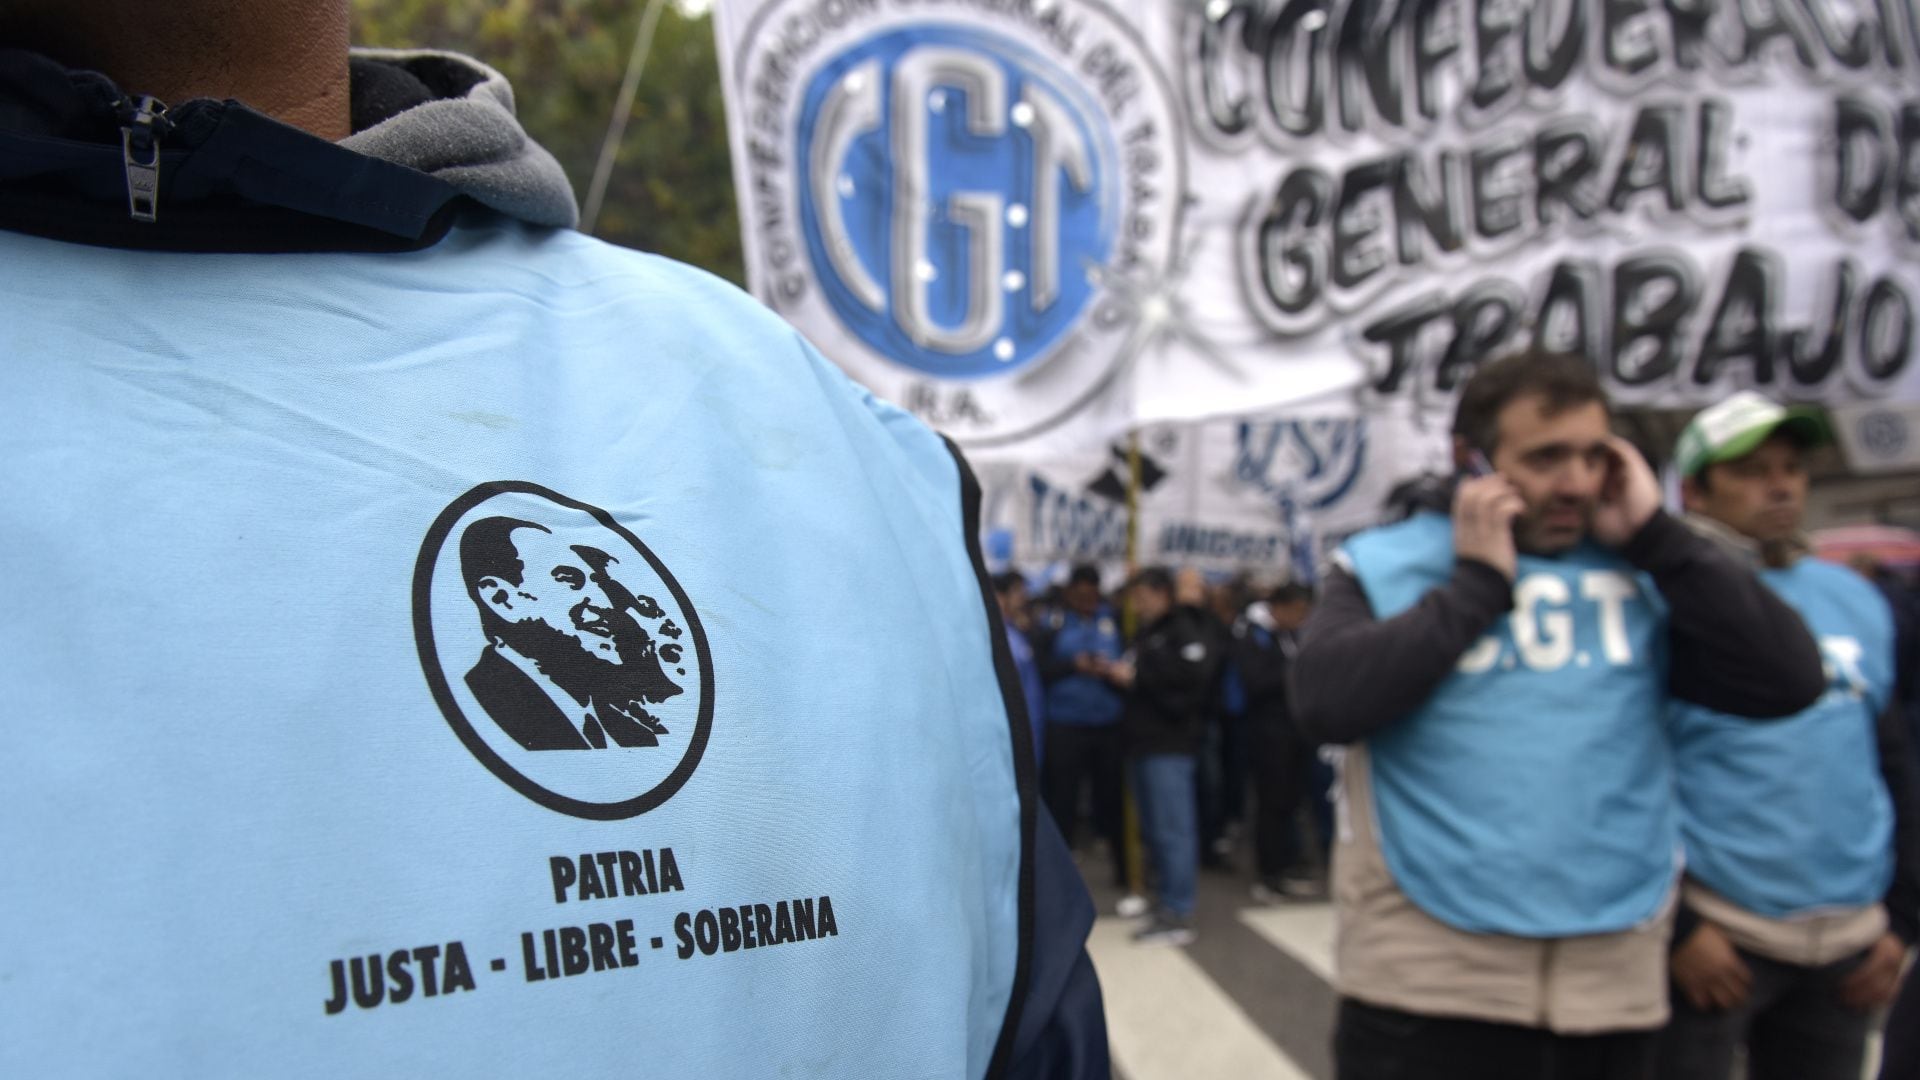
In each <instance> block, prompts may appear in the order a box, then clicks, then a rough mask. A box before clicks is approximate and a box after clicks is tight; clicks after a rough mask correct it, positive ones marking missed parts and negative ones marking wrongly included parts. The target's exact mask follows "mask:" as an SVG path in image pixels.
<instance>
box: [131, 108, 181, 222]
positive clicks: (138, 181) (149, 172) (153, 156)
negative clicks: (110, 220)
mask: <svg viewBox="0 0 1920 1080" xmlns="http://www.w3.org/2000/svg"><path fill="white" fill-rule="evenodd" d="M121 105H122V110H123V113H127V114H130V115H129V116H128V119H127V123H126V124H125V125H124V126H122V127H121V128H120V161H121V163H122V164H123V165H125V166H126V170H127V213H128V214H129V215H131V216H132V218H133V220H135V221H145V222H149V223H151V222H154V221H157V220H159V217H160V140H161V139H164V138H166V135H167V132H168V131H170V130H171V129H172V127H173V125H172V124H171V123H170V122H169V121H168V120H167V107H166V106H165V105H163V104H161V103H160V101H159V99H157V98H155V97H154V96H153V95H151V94H143V95H141V97H140V99H139V100H138V101H137V102H127V101H122V103H121Z"/></svg>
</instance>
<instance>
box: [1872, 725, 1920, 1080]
mask: <svg viewBox="0 0 1920 1080" xmlns="http://www.w3.org/2000/svg"><path fill="white" fill-rule="evenodd" d="M1914 715H1916V716H1920V713H1915V714H1914ZM1886 1037H1887V1038H1886V1042H1885V1043H1883V1044H1882V1045H1881V1047H1880V1080H1911V1078H1912V1077H1915V1076H1920V975H1915V974H1913V973H1912V972H1908V973H1907V982H1906V985H1905V986H1904V987H1903V988H1901V990H1900V996H1899V997H1898V998H1895V999H1894V1002H1893V1010H1892V1011H1891V1012H1889V1013H1887V1026H1886Z"/></svg>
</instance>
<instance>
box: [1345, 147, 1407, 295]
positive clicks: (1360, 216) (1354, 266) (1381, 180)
mask: <svg viewBox="0 0 1920 1080" xmlns="http://www.w3.org/2000/svg"><path fill="white" fill-rule="evenodd" d="M1394 171H1395V170H1394V159H1393V158H1390V157H1389V158H1376V159H1374V160H1372V161H1363V162H1361V163H1360V164H1358V165H1355V166H1353V167H1352V168H1350V169H1348V170H1347V172H1346V175H1345V176H1343V177H1342V178H1341V181H1340V195H1339V197H1338V198H1337V199H1336V200H1335V203H1334V209H1333V284H1334V285H1335V286H1336V287H1337V288H1342V289H1351V288H1354V287H1356V286H1359V285H1363V284H1365V283H1366V281H1367V279H1369V278H1371V277H1373V276H1374V275H1375V274H1378V273H1379V272H1380V271H1382V270H1384V269H1386V267H1387V259H1388V256H1387V252H1386V251H1385V250H1384V249H1383V248H1382V247H1381V246H1380V245H1379V243H1378V242H1377V238H1378V236H1379V234H1380V232H1381V228H1382V226H1383V225H1384V224H1385V218H1386V216H1387V211H1388V209H1390V207H1391V202H1390V200H1389V199H1388V197H1387V186H1388V185H1389V184H1390V183H1391V182H1392V181H1393V175H1394Z"/></svg>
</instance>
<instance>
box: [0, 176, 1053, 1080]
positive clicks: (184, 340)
mask: <svg viewBox="0 0 1920 1080" xmlns="http://www.w3.org/2000/svg"><path fill="white" fill-rule="evenodd" d="M116 155H117V147H116ZM116 159H117V158H116ZM163 212H165V211H163ZM0 307H3V308H4V311H5V313H4V319H0V536H4V538H5V539H4V542H3V543H0V580H4V581H5V583H6V587H5V589H4V593H5V615H4V618H3V619H0V687H4V704H3V705H0V716H4V720H5V722H4V723H3V724H0V760H3V761H5V762H6V767H7V779H6V783H5V785H4V795H3V796H0V804H3V805H4V809H5V812H4V813H0V851H4V852H5V857H6V862H7V867H8V869H7V872H6V873H5V874H4V875H0V911H4V913H5V919H4V922H0V1017H4V1019H0V1031H3V1032H4V1037H3V1038H0V1074H5V1075H9V1076H23V1077H24V1076H53V1075H76V1076H112V1075H120V1076H127V1075H143V1074H144V1075H181V1076H189V1075H209V1074H222V1075H234V1076H316V1077H318V1076H327V1077H335V1076H371V1075H378V1074H396V1075H429V1074H432V1075H449V1076H479V1075H504V1074H514V1075H528V1076H532V1075H538V1074H564V1075H569V1076H612V1075H640V1076H653V1077H719V1078H726V1077H770V1076H833V1077H888V1078H893V1077H953V1078H972V1077H980V1076H984V1075H989V1073H990V1066H993V1065H994V1064H995V1061H996V1058H995V1053H996V1046H1002V1045H1004V1042H1005V1037H1006V1033H1005V1032H1003V1028H1004V1027H1006V1026H1008V1024H1009V1021H1008V1018H1009V1016H1017V1015H1018V1009H1017V1002H1010V999H1011V998H1012V997H1013V996H1014V989H1013V988H1014V987H1015V986H1016V985H1017V983H1018V977H1017V974H1016V972H1017V969H1019V968H1020V967H1021V965H1023V963H1024V950H1025V949H1026V947H1027V942H1026V938H1025V935H1026V933H1027V929H1028V928H1027V918H1028V912H1027V911H1026V909H1025V907H1024V902H1023V901H1022V898H1021V897H1022V885H1023V876H1024V874H1025V872H1026V871H1025V867H1026V865H1027V863H1026V860H1027V859H1028V858H1030V855H1029V854H1028V852H1027V851H1025V850H1023V845H1025V844H1026V843H1027V842H1028V841H1025V840H1023V836H1025V837H1030V836H1031V830H1032V828H1033V818H1032V816H1031V810H1030V809H1025V808H1024V806H1025V805H1030V804H1026V800H1025V798H1024V797H1025V794H1026V792H1027V791H1028V790H1029V789H1030V779H1031V775H1030V774H1031V767H1032V762H1031V754H1032V751H1031V745H1030V743H1029V738H1028V734H1027V731H1026V727H1025V724H1026V722H1025V718H1024V709H1022V708H1018V707H1014V706H1011V705H1010V702H1012V701H1017V700H1018V696H1019V691H1018V689H1017V686H1016V685H1014V684H1013V683H1012V681H1011V668H1010V665H1009V664H1008V662H1007V657H1006V654H1005V647H1004V643H1003V640H1002V637H1001V635H1000V634H999V632H998V628H997V626H993V625H990V620H991V619H993V618H997V616H993V615H990V614H989V609H990V608H991V607H992V603H991V599H990V597H989V595H988V594H987V593H986V591H985V589H984V586H983V578H982V576H981V574H980V569H979V557H978V553H977V551H974V550H971V544H970V541H969V539H968V538H969V537H971V536H974V535H976V533H977V529H976V525H977V523H976V521H974V520H972V515H973V514H975V513H976V512H977V511H976V508H977V500H976V499H975V498H974V496H975V492H974V491H973V489H972V481H971V478H970V476H968V474H967V473H966V471H965V469H964V467H963V466H962V465H961V464H960V463H959V462H958V460H957V458H956V457H955V456H954V455H953V454H952V453H950V451H949V449H948V447H947V446H946V445H945V444H944V443H943V442H942V441H941V440H940V439H939V438H938V437H937V436H935V435H934V434H932V433H931V432H930V431H928V430H927V429H926V428H925V427H923V426H922V425H921V424H920V423H918V422H917V421H914V420H912V419H910V418H909V417H908V416H906V415H905V414H904V413H902V412H899V411H897V410H895V409H894V408H892V407H890V406H888V405H885V404H883V403H880V402H878V401H876V400H875V399H874V398H872V397H871V396H869V395H867V394H865V393H864V392H862V391H860V390H859V389H857V388H856V387H854V386H853V385H852V384H851V383H849V382H848V381H847V380H846V379H845V378H844V377H843V376H842V375H841V374H840V373H839V372H838V371H837V370H836V369H835V368H833V367H832V366H830V365H829V364H827V363H826V362H824V361H823V360H822V359H821V358H820V357H819V356H818V355H817V354H815V353H814V352H813V351H812V350H811V349H810V348H808V347H807V346H805V345H804V344H803V343H802V342H801V341H800V340H799V338H798V337H797V335H796V334H794V333H793V332H792V331H791V330H790V329H789V328H788V327H786V326H785V325H784V324H782V323H780V322H779V321H778V320H777V319H775V318H774V317H773V316H772V315H770V314H768V313H767V312H765V311H764V310H762V309H760V308H759V307H757V306H756V305H753V304H751V303H750V302H748V301H747V300H746V299H745V298H744V297H742V296H741V295H740V294H739V293H737V292H736V291H734V290H733V289H731V288H730V287H728V286H726V285H724V284H722V283H721V282H719V281H717V280H715V279H712V278H708V277H706V276H705V275H702V274H699V273H697V272H694V271H691V270H688V269H686V268H683V267H679V266H676V265H675V264H673V263H670V262H668V261H665V260H662V259H658V258H654V257H650V256H646V255H641V254H637V253H634V252H630V251H625V250H621V249H618V248H613V247H610V246H608V245H604V244H601V243H598V242H596V241H593V240H590V239H588V238H585V237H582V236H580V235H579V234H577V233H572V232H554V231H552V230H544V229H537V228H530V227H527V226H525V225H522V224H519V223H516V222H513V221H510V220H507V219H505V218H503V217H500V216H493V215H489V216H481V215H474V216H471V217H470V218H469V219H468V220H465V221H464V222H463V223H462V224H460V225H457V226H456V227H454V228H453V230H452V231H451V232H450V233H449V234H448V235H447V236H446V237H445V238H444V239H443V240H441V241H440V242H439V243H437V244H435V245H433V246H431V247H428V248H426V249H424V250H420V251H415V252H409V253H396V254H357V253H351V252H336V253H305V254H279V255H271V254H263V255H229V254H177V253H164V252H133V251H126V250H113V249H108V248H100V247H89V246H83V245H79V244H71V243H60V242H54V241H51V240H44V239H38V238H34V237H29V236H24V235H19V234H13V233H0ZM1002 1060H1003V1059H1002Z"/></svg>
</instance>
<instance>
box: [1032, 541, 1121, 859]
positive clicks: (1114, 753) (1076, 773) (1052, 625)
mask: <svg viewBox="0 0 1920 1080" xmlns="http://www.w3.org/2000/svg"><path fill="white" fill-rule="evenodd" d="M1061 599H1062V600H1063V606H1062V607H1061V609H1060V610H1057V611H1055V612H1053V613H1052V615H1051V616H1050V617H1049V618H1048V620H1047V622H1046V624H1045V625H1044V627H1042V628H1041V630H1040V632H1039V634H1037V635H1036V640H1035V642H1034V655H1035V657H1036V658H1037V659H1038V661H1039V664H1040V677H1041V679H1042V680H1043V681H1044V682H1045V683H1046V701H1047V751H1048V752H1047V765H1046V771H1045V772H1044V773H1043V774H1042V783H1041V790H1042V791H1043V792H1044V793H1045V796H1046V801H1047V809H1048V810H1050V811H1052V813H1053V819H1054V821H1056V822H1058V823H1059V826H1060V830H1061V832H1063V833H1064V834H1065V835H1066V838H1067V842H1068V843H1069V844H1073V843H1074V842H1075V841H1076V840H1077V838H1078V835H1079V817H1080V798H1081V793H1082V792H1083V791H1087V790H1088V789H1091V794H1092V807H1093V825H1094V830H1095V832H1097V833H1098V834H1099V836H1100V837H1101V839H1103V840H1105V841H1106V843H1107V850H1108V851H1109V852H1110V853H1111V854H1112V857H1113V878H1114V884H1116V885H1118V886H1120V887H1121V888H1123V889H1125V888H1127V887H1128V884H1129V875H1128V873H1127V864H1126V844H1125V838H1124V836H1123V835H1122V828H1123V825H1124V821H1125V818H1124V814H1125V808H1126V768H1127V765H1126V761H1127V748H1126V743H1125V742H1124V741H1123V738H1122V736H1121V732H1120V715H1121V712H1122V711H1123V710H1124V708H1125V706H1126V697H1125V695H1124V694H1123V692H1122V691H1121V689H1120V688H1119V686H1118V685H1117V684H1116V682H1115V671H1116V665H1117V663H1118V661H1119V659H1120V654H1121V651H1122V649H1123V643H1122V641H1121V635H1120V620H1119V619H1117V618H1115V617H1114V614H1113V611H1112V610H1111V609H1109V608H1108V607H1107V606H1106V604H1105V603H1103V602H1102V600H1101V597H1100V571H1099V569H1098V568H1097V567H1094V566H1090V565H1086V566H1076V567H1074V568H1073V570H1072V571H1071V572H1070V574H1069V576H1068V578H1067V586H1066V588H1065V590H1063V593H1062V597H1061Z"/></svg>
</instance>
